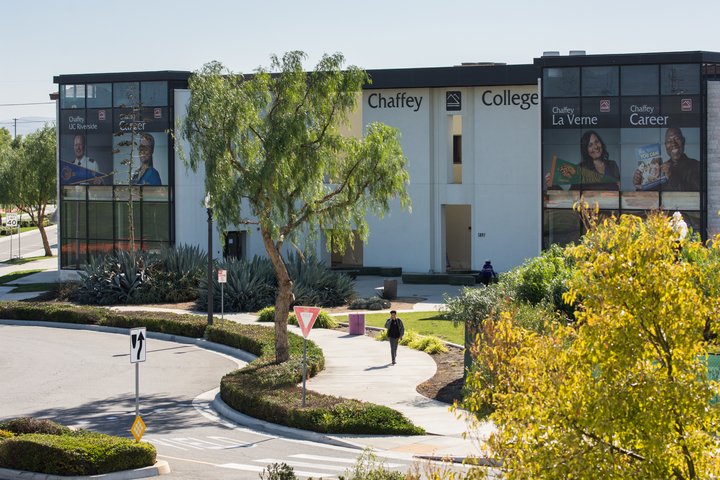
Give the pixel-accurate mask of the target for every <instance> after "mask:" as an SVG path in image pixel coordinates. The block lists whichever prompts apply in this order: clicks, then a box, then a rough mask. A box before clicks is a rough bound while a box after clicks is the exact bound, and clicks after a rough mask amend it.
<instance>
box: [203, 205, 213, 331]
mask: <svg viewBox="0 0 720 480" xmlns="http://www.w3.org/2000/svg"><path fill="white" fill-rule="evenodd" d="M205 208H206V209H207V216H208V218H207V222H208V252H207V254H208V268H207V282H208V286H207V295H208V297H207V304H208V306H207V308H208V317H207V321H208V325H212V324H213V302H214V294H213V286H214V285H213V253H212V248H213V247H212V216H213V211H212V207H211V206H210V194H209V193H208V194H207V195H205Z"/></svg>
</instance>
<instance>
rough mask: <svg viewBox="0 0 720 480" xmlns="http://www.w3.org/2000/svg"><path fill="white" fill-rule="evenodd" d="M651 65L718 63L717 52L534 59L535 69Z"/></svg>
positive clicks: (623, 54)
mask: <svg viewBox="0 0 720 480" xmlns="http://www.w3.org/2000/svg"><path fill="white" fill-rule="evenodd" d="M653 63H720V53H718V52H705V51H694V52H657V53H621V54H603V55H563V56H546V57H540V58H536V59H534V61H533V64H534V65H536V66H537V67H541V68H547V67H584V66H601V65H642V64H653Z"/></svg>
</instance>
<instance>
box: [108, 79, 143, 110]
mask: <svg viewBox="0 0 720 480" xmlns="http://www.w3.org/2000/svg"><path fill="white" fill-rule="evenodd" d="M139 104H140V84H139V83H138V82H123V83H116V84H115V88H114V89H113V105H114V106H116V107H132V106H137V105H139Z"/></svg>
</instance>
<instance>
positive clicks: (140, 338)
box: [130, 327, 147, 442]
mask: <svg viewBox="0 0 720 480" xmlns="http://www.w3.org/2000/svg"><path fill="white" fill-rule="evenodd" d="M146 352H147V329H146V328H145V327H140V328H133V329H131V330H130V363H134V364H135V421H134V422H133V425H132V427H131V428H130V431H131V432H132V434H133V436H134V437H135V441H136V442H139V441H140V438H141V437H142V435H143V433H145V423H144V422H143V421H142V418H140V362H144V361H145V356H146Z"/></svg>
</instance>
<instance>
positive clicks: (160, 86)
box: [140, 82, 168, 107]
mask: <svg viewBox="0 0 720 480" xmlns="http://www.w3.org/2000/svg"><path fill="white" fill-rule="evenodd" d="M140 87H141V95H140V101H141V103H142V105H143V106H144V107H164V106H166V105H167V104H168V102H167V97H168V91H167V82H142V84H141V86H140Z"/></svg>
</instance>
